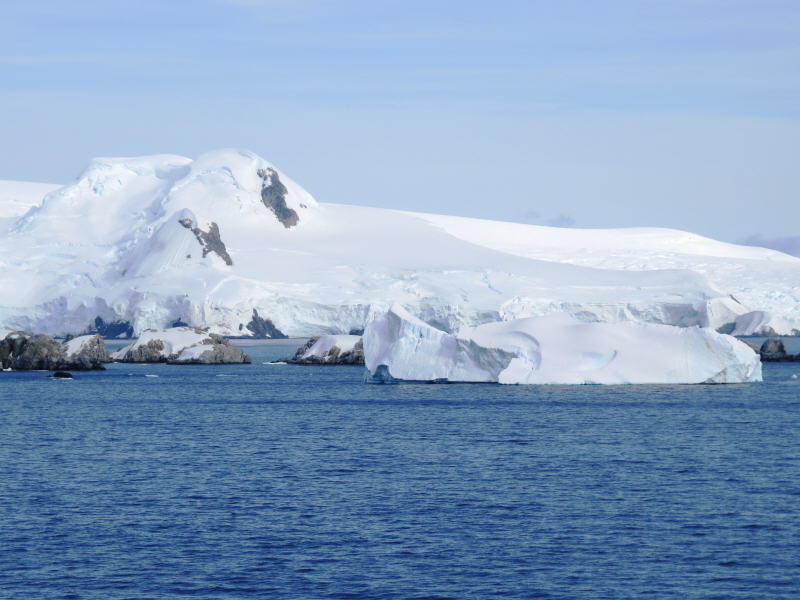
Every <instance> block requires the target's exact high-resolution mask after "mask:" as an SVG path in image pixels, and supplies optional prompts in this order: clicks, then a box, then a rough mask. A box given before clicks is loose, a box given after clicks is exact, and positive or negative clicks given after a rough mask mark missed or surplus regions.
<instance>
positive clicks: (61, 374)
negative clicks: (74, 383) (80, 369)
mask: <svg viewBox="0 0 800 600" xmlns="http://www.w3.org/2000/svg"><path fill="white" fill-rule="evenodd" d="M48 377H53V378H54V379H74V377H72V373H69V372H67V371H56V372H55V373H53V374H52V375H48Z"/></svg>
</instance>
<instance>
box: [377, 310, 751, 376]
mask: <svg viewBox="0 0 800 600" xmlns="http://www.w3.org/2000/svg"><path fill="white" fill-rule="evenodd" d="M363 345H364V358H365V363H366V367H367V369H368V370H369V371H370V374H371V376H372V379H373V380H374V381H386V380H405V381H441V382H455V381H460V382H496V383H509V384H511V383H515V384H628V383H639V384H643V383H744V382H752V381H761V361H760V358H759V356H758V354H757V353H756V352H754V351H753V350H752V349H751V348H750V347H748V346H747V345H746V344H744V343H742V342H740V341H739V340H737V339H736V338H733V337H731V336H729V335H724V334H720V333H717V332H716V331H713V330H710V329H704V328H699V327H689V328H681V327H673V326H669V325H658V324H652V323H635V322H620V323H583V322H580V321H578V320H576V319H575V318H573V317H571V316H570V315H566V314H560V315H550V316H546V317H532V318H526V319H517V320H513V321H506V322H498V323H487V324H485V325H479V326H477V327H465V328H462V329H461V330H460V331H459V332H458V334H456V335H453V334H448V333H445V332H443V331H441V330H439V329H437V328H435V327H432V326H431V325H428V324H427V323H425V322H423V321H421V320H419V319H417V318H416V317H414V316H413V315H411V314H410V313H409V312H408V311H406V310H405V309H404V308H402V307H401V306H399V305H394V306H392V307H391V309H390V310H388V311H387V312H385V313H383V314H381V315H379V316H377V317H375V318H374V319H373V320H372V321H371V322H370V323H369V324H368V325H367V328H366V330H365V332H364V338H363Z"/></svg>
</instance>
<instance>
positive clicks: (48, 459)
mask: <svg viewBox="0 0 800 600" xmlns="http://www.w3.org/2000/svg"><path fill="white" fill-rule="evenodd" d="M294 347H295V346H294V345H292V344H289V345H284V346H280V345H274V344H272V345H263V346H252V347H250V348H249V351H250V353H251V354H252V355H253V357H254V364H253V365H250V366H215V367H202V366H192V367H189V366H181V367H178V366H167V365H111V366H110V368H109V369H108V370H107V371H105V372H96V373H78V374H76V378H75V380H73V381H59V380H52V379H48V378H46V377H45V375H46V374H45V373H41V372H33V373H0V597H2V598H4V599H5V598H10V599H11V598H13V599H15V600H16V599H28V598H43V599H45V598H46V599H48V600H49V599H61V598H63V599H103V600H108V599H148V598H152V599H162V598H163V599H172V598H203V599H206V598H207V599H212V598H213V599H239V598H242V599H244V598H269V599H271V598H276V599H281V598H297V599H304V600H306V599H309V600H310V599H316V598H337V599H361V598H363V599H373V598H374V599H412V598H413V599H423V598H426V599H434V598H474V599H483V598H559V599H582V598H591V599H595V598H598V599H599V598H680V599H685V598H690V599H691V598H698V599H699V598H703V599H707V598H720V599H729V598H747V599H761V598H785V599H793V600H794V599H797V598H800V379H793V378H792V375H793V374H798V375H800V364H793V365H792V364H789V365H786V364H784V365H781V364H768V365H765V375H766V382H765V383H763V384H750V385H718V386H620V387H604V386H574V387H569V386H548V387H523V386H510V387H507V386H492V385H384V386H379V385H365V384H362V377H363V374H362V371H361V369H359V368H354V367H296V366H289V365H265V364H263V362H264V361H267V360H270V359H273V358H277V357H279V356H283V355H287V354H289V353H290V352H291V351H292V350H293V349H294Z"/></svg>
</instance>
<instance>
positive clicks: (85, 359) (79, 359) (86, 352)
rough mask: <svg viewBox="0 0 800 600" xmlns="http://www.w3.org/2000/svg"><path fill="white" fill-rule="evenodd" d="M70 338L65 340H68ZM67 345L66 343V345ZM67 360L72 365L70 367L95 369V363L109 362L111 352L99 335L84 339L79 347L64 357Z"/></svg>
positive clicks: (86, 369) (84, 369) (85, 369)
mask: <svg viewBox="0 0 800 600" xmlns="http://www.w3.org/2000/svg"><path fill="white" fill-rule="evenodd" d="M69 341H70V340H66V342H69ZM67 347H68V345H67ZM66 360H67V362H68V363H69V364H70V365H73V366H72V367H70V368H72V369H80V370H83V371H88V370H91V369H96V368H97V367H96V365H100V364H103V363H110V362H111V354H110V353H109V351H108V348H107V347H106V343H105V342H104V341H103V338H102V337H100V336H99V335H94V336H93V337H91V338H89V339H87V340H84V341H83V343H82V344H81V346H80V348H78V350H77V351H76V352H73V353H72V354H68V355H67V357H66Z"/></svg>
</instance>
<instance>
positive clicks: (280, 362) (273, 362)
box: [264, 360, 289, 365]
mask: <svg viewBox="0 0 800 600" xmlns="http://www.w3.org/2000/svg"><path fill="white" fill-rule="evenodd" d="M264 364H265V365H288V364H289V363H287V362H286V361H285V360H274V361H269V362H265V363H264Z"/></svg>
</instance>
